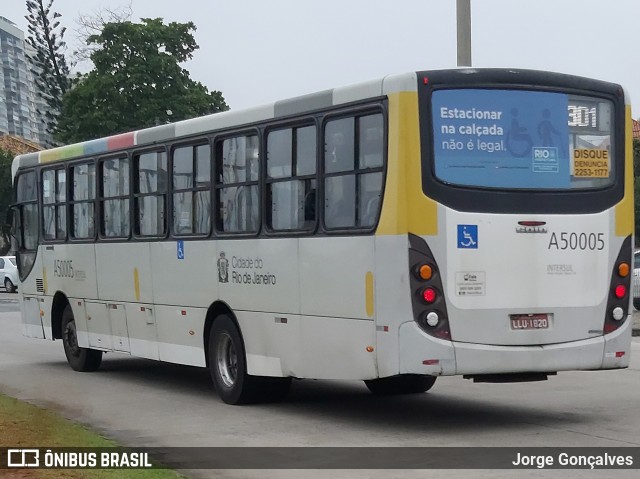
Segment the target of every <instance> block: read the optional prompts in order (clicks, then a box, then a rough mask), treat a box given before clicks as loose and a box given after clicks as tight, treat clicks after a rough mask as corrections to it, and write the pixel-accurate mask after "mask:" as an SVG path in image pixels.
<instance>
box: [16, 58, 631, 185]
mask: <svg viewBox="0 0 640 479" xmlns="http://www.w3.org/2000/svg"><path fill="white" fill-rule="evenodd" d="M440 71H449V72H456V73H457V74H464V75H467V74H474V73H480V72H492V73H494V74H498V75H501V76H504V75H516V76H519V75H521V74H523V73H528V74H529V75H534V76H540V75H543V76H545V78H550V77H551V78H553V77H555V78H561V77H562V78H564V79H565V80H566V79H578V80H579V79H582V80H590V79H587V78H584V77H577V76H573V75H566V74H561V73H555V72H544V71H537V70H523V69H511V68H485V69H483V68H470V67H460V68H453V69H448V70H440ZM424 73H427V72H410V73H403V74H398V75H389V76H386V77H383V78H379V79H376V80H371V81H367V82H363V83H357V84H353V85H348V86H344V87H339V88H333V89H330V90H324V91H320V92H316V93H311V94H309V95H303V96H298V97H294V98H290V99H286V100H281V101H276V102H275V103H270V104H267V105H263V106H259V107H256V108H249V109H244V110H234V111H226V112H222V113H214V114H210V115H205V116H201V117H197V118H191V119H189V120H183V121H180V122H176V123H168V124H165V125H159V126H154V127H151V128H146V129H143V130H137V131H132V132H128V133H122V134H118V135H113V136H109V137H105V138H98V139H95V140H90V141H85V142H82V143H75V144H71V145H66V146H61V147H58V148H53V149H49V150H43V151H40V152H36V153H27V154H24V155H18V156H17V157H16V158H15V159H14V160H13V164H12V166H11V173H12V176H13V177H15V174H16V172H17V170H18V169H19V168H25V167H31V166H35V165H38V164H40V163H50V162H57V161H64V160H71V159H75V158H81V157H84V156H87V155H96V156H101V155H108V154H110V153H114V152H117V151H119V150H122V149H125V148H130V147H133V146H137V147H145V146H151V145H154V144H157V143H163V142H167V141H173V140H177V139H180V138H187V137H190V136H195V135H198V134H202V133H207V132H210V131H216V130H222V129H226V128H236V127H242V126H245V125H251V124H253V123H258V122H261V121H265V120H271V119H275V118H286V117H288V116H292V115H296V114H300V113H305V112H312V111H316V110H321V109H323V108H329V107H331V106H336V105H341V104H347V103H351V102H357V101H362V100H366V99H368V98H377V97H381V96H385V95H388V94H392V93H397V92H402V91H417V88H418V85H417V78H418V75H420V74H424ZM601 83H603V84H604V83H607V82H601ZM624 98H625V103H626V104H627V105H629V103H630V100H629V95H628V92H627V91H626V90H624Z"/></svg>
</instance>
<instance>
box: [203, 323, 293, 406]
mask: <svg viewBox="0 0 640 479" xmlns="http://www.w3.org/2000/svg"><path fill="white" fill-rule="evenodd" d="M208 347H209V372H210V374H211V379H212V380H213V384H214V385H215V388H216V391H217V392H218V395H219V396H220V399H222V400H223V401H224V402H226V403H227V404H247V403H253V402H261V401H277V400H280V399H282V398H283V397H284V396H285V395H286V394H287V392H288V391H289V387H290V386H291V378H268V377H260V376H251V375H249V374H247V361H246V355H245V351H244V344H243V343H242V338H241V337H240V333H239V332H238V328H237V327H236V325H235V323H234V322H233V320H232V319H231V318H230V317H229V316H226V315H222V316H220V317H218V318H217V319H216V320H215V322H214V323H213V327H212V328H211V333H210V335H209V345H208Z"/></svg>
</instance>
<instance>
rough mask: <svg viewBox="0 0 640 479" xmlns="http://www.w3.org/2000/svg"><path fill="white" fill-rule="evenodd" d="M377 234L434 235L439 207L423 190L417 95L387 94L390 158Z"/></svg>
mask: <svg viewBox="0 0 640 479" xmlns="http://www.w3.org/2000/svg"><path fill="white" fill-rule="evenodd" d="M387 165H388V166H387V181H386V185H385V190H384V201H383V202H382V213H381V216H380V223H379V225H378V230H377V232H376V234H378V235H398V234H406V233H413V234H416V235H436V234H437V233H438V216H437V215H438V208H437V204H436V202H435V201H433V200H431V199H430V198H427V196H425V194H424V193H423V192H422V168H421V156H420V119H419V116H418V94H417V93H416V92H399V93H393V94H390V95H389V158H388V162H387Z"/></svg>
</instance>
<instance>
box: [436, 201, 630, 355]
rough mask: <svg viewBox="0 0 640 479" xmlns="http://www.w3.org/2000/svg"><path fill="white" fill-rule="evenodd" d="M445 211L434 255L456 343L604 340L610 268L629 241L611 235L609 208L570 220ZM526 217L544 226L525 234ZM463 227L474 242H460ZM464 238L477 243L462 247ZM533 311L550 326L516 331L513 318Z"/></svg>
mask: <svg viewBox="0 0 640 479" xmlns="http://www.w3.org/2000/svg"><path fill="white" fill-rule="evenodd" d="M441 210H443V211H442V214H441V215H440V217H441V218H443V219H444V220H445V222H446V225H445V228H444V230H443V231H445V232H446V233H445V234H444V235H443V241H439V242H433V250H434V254H435V255H436V261H438V263H439V267H440V270H441V271H442V272H443V277H444V288H445V295H446V300H447V309H448V313H449V322H450V327H451V334H452V338H453V340H454V341H461V342H469V343H480V344H495V345H531V344H536V345H537V344H552V343H560V342H567V341H576V340H580V339H587V338H590V337H594V336H598V335H602V330H603V325H604V317H605V310H606V307H607V300H608V297H609V294H610V293H609V290H610V282H611V274H612V271H611V264H612V263H613V262H614V261H615V259H616V257H617V255H618V252H619V251H620V247H621V246H622V242H623V240H624V238H619V237H617V236H615V235H614V234H613V233H612V230H613V224H612V223H613V215H612V211H611V210H609V211H605V212H603V213H600V214H594V215H566V216H557V215H522V214H514V215H492V214H481V213H461V212H456V211H454V210H451V209H448V208H444V207H441ZM525 220H527V221H537V222H540V223H544V226H540V227H537V229H536V230H535V231H537V232H526V229H527V228H526V227H523V226H521V225H519V222H522V221H525ZM465 229H468V230H469V231H473V239H464V238H463V237H462V236H463V234H464V230H465ZM529 229H530V230H531V229H532V228H529ZM523 230H524V231H523ZM469 238H471V236H469ZM424 239H425V241H427V242H428V244H429V243H430V241H429V240H430V238H429V237H424ZM465 241H469V242H475V243H476V244H475V245H472V247H462V246H461V245H460V244H459V243H460V242H462V243H464V242H465ZM507 245H508V247H507ZM528 314H535V315H540V314H543V315H547V321H548V324H546V326H545V327H544V328H539V329H527V330H523V329H513V328H512V325H511V321H510V319H511V318H513V317H515V315H528Z"/></svg>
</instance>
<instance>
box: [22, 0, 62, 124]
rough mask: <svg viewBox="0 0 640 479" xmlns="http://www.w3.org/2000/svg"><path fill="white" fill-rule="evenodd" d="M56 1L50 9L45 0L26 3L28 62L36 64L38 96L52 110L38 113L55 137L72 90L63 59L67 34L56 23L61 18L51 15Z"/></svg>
mask: <svg viewBox="0 0 640 479" xmlns="http://www.w3.org/2000/svg"><path fill="white" fill-rule="evenodd" d="M52 4H53V0H49V3H48V4H47V6H45V5H44V3H43V0H27V11H28V12H29V15H26V17H25V18H26V19H27V21H28V22H29V27H28V30H29V36H28V37H27V38H26V40H25V41H26V42H27V44H29V45H30V46H31V47H32V48H33V53H31V54H29V55H28V56H29V59H30V60H31V61H32V63H33V64H34V67H35V68H33V70H32V71H33V74H34V77H35V84H36V87H37V88H38V92H39V94H40V95H41V96H42V98H44V100H45V101H46V103H47V106H48V107H49V108H48V109H47V111H45V112H42V111H38V114H39V115H40V116H41V118H42V121H43V122H44V123H45V124H46V128H47V131H48V132H49V133H50V134H52V135H53V134H55V131H56V125H57V122H58V117H59V115H60V111H61V109H62V96H63V95H64V94H65V93H66V92H67V90H68V89H69V87H70V86H71V80H70V76H69V66H68V65H67V61H66V59H65V56H64V50H65V48H66V43H65V42H64V32H65V30H66V28H64V27H62V28H61V27H60V21H59V20H57V19H58V18H60V17H61V16H62V15H60V14H59V13H57V12H53V13H52V12H51V5H52Z"/></svg>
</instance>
